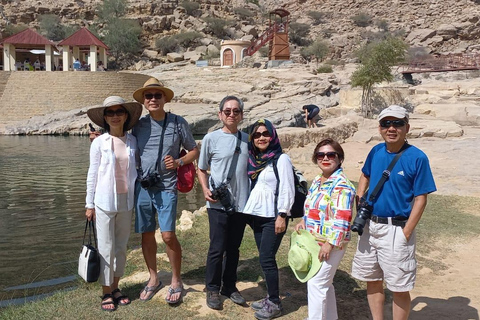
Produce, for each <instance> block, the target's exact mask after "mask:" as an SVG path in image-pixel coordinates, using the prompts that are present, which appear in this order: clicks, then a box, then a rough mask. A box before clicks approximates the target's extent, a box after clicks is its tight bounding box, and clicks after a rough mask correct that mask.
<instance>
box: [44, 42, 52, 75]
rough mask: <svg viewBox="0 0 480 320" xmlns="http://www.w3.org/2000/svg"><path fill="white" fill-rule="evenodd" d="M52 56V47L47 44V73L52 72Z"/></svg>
mask: <svg viewBox="0 0 480 320" xmlns="http://www.w3.org/2000/svg"><path fill="white" fill-rule="evenodd" d="M52 56H53V50H52V45H50V44H47V45H46V46H45V70H46V71H52Z"/></svg>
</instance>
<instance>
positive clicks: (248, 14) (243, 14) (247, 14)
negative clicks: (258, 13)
mask: <svg viewBox="0 0 480 320" xmlns="http://www.w3.org/2000/svg"><path fill="white" fill-rule="evenodd" d="M233 13H234V14H235V15H237V16H239V17H240V19H242V20H246V19H249V18H252V17H253V16H254V15H255V14H254V13H253V12H252V11H250V10H248V9H247V8H242V7H238V8H234V9H233Z"/></svg>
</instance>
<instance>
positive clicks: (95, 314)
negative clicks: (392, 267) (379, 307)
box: [0, 195, 480, 320]
mask: <svg viewBox="0 0 480 320" xmlns="http://www.w3.org/2000/svg"><path fill="white" fill-rule="evenodd" d="M479 205H480V199H479V198H472V197H459V196H439V195H430V196H429V197H428V205H427V208H426V210H425V212H424V214H423V217H422V219H421V220H420V223H419V225H418V226H417V253H418V254H417V258H418V261H419V268H424V267H427V268H430V269H432V270H435V271H441V270H444V269H446V268H447V267H448V266H446V265H445V264H444V263H442V261H441V258H440V257H438V258H436V257H435V253H436V252H445V250H453V249H454V248H453V246H452V243H453V245H461V244H462V243H464V242H466V241H468V240H469V239H470V238H471V237H473V236H477V235H478V234H479V233H480V216H479V215H478V214H477V212H476V208H478V207H479ZM297 220H298V219H297ZM297 222H298V221H294V222H293V223H290V224H289V231H288V232H287V234H286V235H285V238H284V240H283V242H282V245H281V246H280V249H279V252H278V254H277V261H278V267H279V270H280V281H281V284H280V290H281V295H282V297H284V308H285V311H286V313H287V314H286V315H285V317H286V318H288V319H303V318H305V317H306V316H307V311H306V307H305V306H306V305H307V299H306V285H305V284H301V283H300V282H298V281H297V280H296V278H295V276H294V275H293V273H292V272H291V270H290V268H289V266H288V263H287V254H288V249H289V243H290V233H291V231H292V230H293V227H294V225H295V224H296V223H297ZM466 226H468V227H466ZM178 235H179V238H180V242H181V243H182V247H183V262H182V263H183V264H182V276H183V278H184V279H185V280H186V282H188V283H189V284H191V283H195V284H200V285H202V284H203V282H204V274H205V260H206V254H207V250H208V245H209V240H208V219H207V217H206V216H205V215H203V216H200V217H198V218H197V219H196V221H195V223H194V225H193V228H192V229H190V230H188V231H185V232H180V233H179V234H178ZM356 241H357V235H356V234H353V239H352V243H351V244H350V245H349V246H348V248H347V252H346V254H345V257H344V258H343V260H342V263H341V265H340V267H339V270H338V271H337V274H336V275H335V280H334V284H335V290H336V296H337V304H338V312H339V318H340V319H354V318H355V315H356V312H357V311H358V310H368V306H367V301H366V293H365V288H366V286H365V283H362V282H358V281H356V280H355V279H353V278H351V277H350V275H349V274H350V270H351V263H352V259H353V255H354V253H355V247H356ZM240 250H241V261H240V264H239V269H238V280H239V281H242V282H258V283H259V285H260V287H261V290H262V292H264V293H265V292H266V290H265V284H264V281H263V279H262V272H261V268H260V266H259V262H258V252H257V248H256V245H255V242H254V239H253V233H252V231H251V229H250V228H249V227H248V226H247V229H246V231H245V236H244V241H243V243H242V246H241V248H240ZM158 251H159V252H164V247H163V246H162V245H161V246H159V250H158ZM127 266H128V267H127V274H132V273H135V272H137V271H145V266H144V261H143V256H142V254H141V250H136V251H135V252H134V254H131V255H129V260H128V262H127ZM158 267H159V270H169V269H170V266H169V264H168V262H166V261H163V260H159V261H158ZM75 285H76V286H77V288H76V289H74V290H71V291H60V292H58V293H55V294H54V295H52V296H51V297H48V298H46V299H44V300H41V301H37V302H31V303H26V304H24V305H21V306H12V307H7V308H3V309H0V319H12V320H13V319H15V320H17V319H98V318H104V317H107V316H108V318H111V319H152V317H157V318H158V317H160V318H161V319H222V318H223V319H235V318H239V317H245V315H246V314H247V315H248V318H250V316H251V315H250V313H249V311H250V310H249V311H247V313H246V310H245V309H244V308H242V307H239V306H236V305H234V304H232V303H225V304H224V310H223V311H221V312H219V313H216V312H214V313H208V314H207V315H206V316H203V317H202V316H200V314H199V311H198V310H197V309H198V304H197V303H189V302H190V301H192V300H189V298H190V299H192V298H191V297H192V296H193V295H194V293H193V292H192V293H187V295H186V297H185V302H184V303H182V304H180V305H179V306H177V307H173V308H172V307H171V306H169V305H167V304H166V303H164V302H163V301H161V300H160V302H158V300H156V301H155V300H154V301H151V302H150V303H142V302H140V301H138V300H136V299H138V293H139V292H140V290H141V289H142V287H143V283H126V284H125V285H124V286H122V289H123V291H124V292H125V293H126V294H127V295H129V296H130V297H131V298H133V302H132V304H131V305H130V306H127V307H123V308H122V307H120V308H119V309H118V310H117V311H116V312H114V313H112V314H107V313H105V312H103V311H101V310H100V296H101V294H100V293H101V288H100V285H98V284H96V283H95V284H86V283H84V282H83V281H80V280H78V281H77V283H76V284H75ZM256 290H257V291H258V289H256ZM195 294H197V297H202V299H203V293H200V295H198V293H195ZM3 298H4V299H7V298H8V297H6V296H5V295H4V296H3ZM258 298H261V297H258ZM390 299H391V296H390V294H389V293H388V292H387V300H390ZM364 308H365V309H364ZM251 318H253V317H251Z"/></svg>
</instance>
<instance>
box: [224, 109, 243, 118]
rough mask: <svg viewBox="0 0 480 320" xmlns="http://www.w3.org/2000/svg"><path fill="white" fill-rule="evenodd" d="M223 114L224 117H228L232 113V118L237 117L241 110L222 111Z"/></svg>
mask: <svg viewBox="0 0 480 320" xmlns="http://www.w3.org/2000/svg"><path fill="white" fill-rule="evenodd" d="M222 112H223V114H224V115H226V116H227V117H228V116H230V115H231V114H232V113H233V115H234V116H238V115H239V114H240V113H242V110H240V109H224V110H222Z"/></svg>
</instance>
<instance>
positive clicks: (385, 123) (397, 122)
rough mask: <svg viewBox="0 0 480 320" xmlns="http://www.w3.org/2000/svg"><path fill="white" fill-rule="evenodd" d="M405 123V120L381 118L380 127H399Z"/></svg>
mask: <svg viewBox="0 0 480 320" xmlns="http://www.w3.org/2000/svg"><path fill="white" fill-rule="evenodd" d="M405 124H406V122H405V120H382V121H380V127H382V128H390V127H392V126H393V127H394V128H401V127H403V126H404V125H405Z"/></svg>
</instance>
